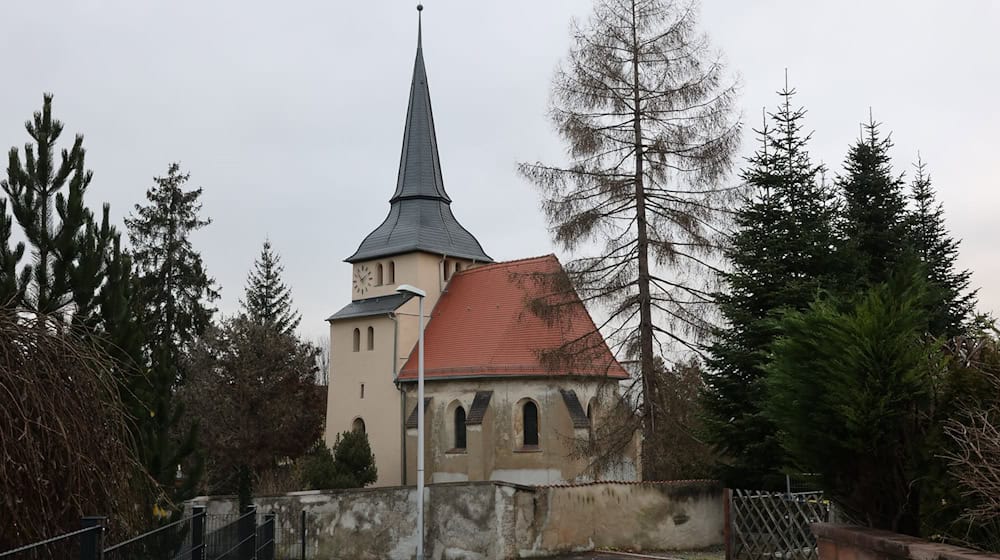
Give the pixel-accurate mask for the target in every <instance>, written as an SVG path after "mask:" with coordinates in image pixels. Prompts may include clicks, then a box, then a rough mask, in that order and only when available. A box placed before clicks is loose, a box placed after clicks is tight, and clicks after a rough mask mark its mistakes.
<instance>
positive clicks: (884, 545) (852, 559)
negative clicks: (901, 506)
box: [812, 523, 1000, 560]
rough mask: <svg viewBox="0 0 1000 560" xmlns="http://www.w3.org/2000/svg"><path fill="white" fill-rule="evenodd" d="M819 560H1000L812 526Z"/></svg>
mask: <svg viewBox="0 0 1000 560" xmlns="http://www.w3.org/2000/svg"><path fill="white" fill-rule="evenodd" d="M812 530H813V533H814V534H815V535H816V540H817V543H818V544H819V558H820V560H986V559H992V560H1000V554H988V553H983V552H977V551H975V550H971V549H968V548H961V547H958V546H951V545H946V544H939V543H932V542H929V541H925V540H921V539H918V538H916V537H908V536H906V535H900V534H897V533H890V532H888V531H879V530H878V529H869V528H867V527H857V526H853V525H839V524H836V523H814V524H813V525H812Z"/></svg>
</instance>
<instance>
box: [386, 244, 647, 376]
mask: <svg viewBox="0 0 1000 560" xmlns="http://www.w3.org/2000/svg"><path fill="white" fill-rule="evenodd" d="M562 274H563V269H562V265H561V264H559V260H558V259H557V258H556V257H555V255H545V256H542V257H535V258H530V259H522V260H517V261H508V262H501V263H495V264H490V265H485V266H480V267H477V268H472V269H468V270H464V271H461V272H459V273H457V274H456V275H455V276H454V277H452V279H451V280H450V282H449V283H448V289H447V291H446V292H445V293H443V294H441V298H440V299H439V300H438V303H437V305H435V306H434V310H433V311H432V312H431V316H430V320H429V321H428V323H427V330H426V331H425V333H424V352H425V353H424V376H425V379H441V378H452V377H497V376H501V377H509V376H539V375H542V376H553V375H554V376H569V375H573V376H607V377H610V378H613V379H626V378H628V373H626V372H625V370H624V369H623V368H622V366H621V365H620V364H619V363H618V361H617V360H615V358H614V356H613V355H612V354H611V351H610V350H609V349H608V345H607V343H606V342H605V341H604V338H603V337H601V335H600V333H599V332H597V329H596V327H595V325H594V321H593V319H591V317H590V314H589V313H588V312H587V309H586V307H584V305H583V303H582V302H580V299H579V298H578V297H577V296H576V294H575V293H574V294H572V295H571V296H566V295H565V294H563V295H562V296H555V295H553V294H554V291H553V288H551V287H550V286H551V281H549V280H548V279H550V278H558V277H559V275H562ZM546 296H548V297H547V298H546V299H547V300H549V301H551V300H552V298H557V299H559V300H561V301H563V302H566V305H563V306H561V310H560V311H559V313H558V315H557V316H556V317H553V318H551V320H550V321H546V320H545V319H543V318H542V317H540V316H539V314H536V313H535V312H533V311H532V309H531V308H530V307H529V306H530V304H531V302H532V301H533V300H537V299H538V298H540V297H546ZM567 343H569V344H570V345H571V346H568V347H567V346H564V345H566V344H567ZM560 348H571V349H572V351H571V352H569V353H568V354H570V355H572V356H574V357H576V358H578V359H570V360H563V361H559V360H557V361H558V364H556V363H553V362H552V361H550V360H543V359H542V357H541V355H542V354H544V353H545V352H546V351H549V352H550V353H551V351H557V350H558V349H560ZM563 354H566V353H564V352H558V351H557V352H556V355H557V356H561V355H563ZM543 361H544V362H545V363H546V365H543V363H542V362H543ZM399 379H400V380H401V381H415V380H416V379H417V347H416V345H414V347H413V351H412V352H411V353H410V358H409V359H408V360H407V362H406V364H405V365H404V366H403V369H402V370H401V371H400V374H399Z"/></svg>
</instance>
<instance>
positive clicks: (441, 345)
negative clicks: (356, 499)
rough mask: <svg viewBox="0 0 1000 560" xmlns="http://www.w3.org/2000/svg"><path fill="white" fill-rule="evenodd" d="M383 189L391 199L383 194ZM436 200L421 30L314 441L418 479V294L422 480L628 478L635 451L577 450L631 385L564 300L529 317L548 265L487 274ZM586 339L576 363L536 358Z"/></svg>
mask: <svg viewBox="0 0 1000 560" xmlns="http://www.w3.org/2000/svg"><path fill="white" fill-rule="evenodd" d="M387 190H388V189H387ZM451 203H452V200H451V198H449V196H448V193H447V192H446V191H445V188H444V180H443V176H442V172H441V160H440V157H439V154H438V147H437V138H436V135H435V129H434V117H433V113H432V111H431V99H430V90H429V88H428V84H427V72H426V69H425V67H424V55H423V47H422V31H421V29H420V27H419V25H418V31H417V53H416V60H415V62H414V68H413V81H412V84H411V86H410V97H409V106H408V107H407V111H406V120H405V126H404V131H403V148H402V155H401V158H400V162H399V174H398V178H397V181H396V189H395V191H394V192H393V193H392V196H391V198H390V199H389V213H388V216H386V218H385V220H384V221H383V222H382V223H381V224H380V225H379V226H378V227H376V228H375V229H374V230H373V231H372V232H371V233H370V234H368V236H367V237H365V238H364V239H363V240H362V241H361V243H360V245H359V246H358V248H357V250H356V251H355V252H354V254H352V255H350V256H349V257H347V259H346V262H348V263H350V264H351V266H352V293H351V301H350V303H348V304H347V305H346V306H344V307H343V308H342V309H340V310H339V311H337V312H336V313H334V314H333V315H332V316H330V318H329V319H328V322H329V324H330V375H329V389H328V396H327V414H326V432H325V433H326V443H327V445H330V446H333V444H334V441H335V439H336V437H337V434H339V433H341V432H344V431H348V430H361V431H364V432H365V433H366V434H367V435H368V439H369V442H370V444H371V447H372V452H373V454H374V455H375V462H376V466H377V468H378V481H377V483H376V485H377V486H397V485H411V484H415V483H416V472H417V469H416V463H417V461H416V450H417V430H416V428H417V396H416V395H417V387H416V386H417V361H418V360H417V349H416V345H417V344H416V343H417V339H418V335H419V329H420V320H419V317H418V301H416V298H415V297H414V296H413V295H412V294H409V293H400V292H398V291H397V289H398V288H399V286H400V285H403V284H409V285H411V286H415V287H417V288H419V289H421V290H423V291H425V292H426V294H427V295H426V297H425V298H424V314H425V320H424V337H425V354H424V356H425V367H424V371H425V376H424V377H425V395H424V402H425V412H424V416H425V418H424V420H425V423H424V426H425V435H426V446H425V447H426V449H425V456H424V460H425V464H426V467H425V475H424V476H425V482H426V483H437V482H453V481H477V480H502V481H507V482H513V483H521V484H554V483H562V482H578V481H589V480H594V479H597V478H604V479H608V478H613V479H616V480H634V479H635V478H636V473H637V472H638V462H639V457H638V445H637V440H636V438H635V437H633V438H632V441H633V444H632V445H631V446H630V447H629V448H628V449H626V451H625V452H624V453H622V456H621V457H615V458H614V461H613V467H612V468H605V469H604V470H602V471H601V472H595V469H593V468H591V465H592V463H593V461H592V460H591V457H588V456H587V454H586V452H581V451H580V450H581V449H585V448H586V445H580V444H586V443H587V442H588V441H589V438H591V437H593V434H594V430H595V426H596V425H598V424H599V423H600V422H601V421H602V414H604V413H605V412H606V411H607V410H609V409H610V408H611V406H610V404H609V403H614V402H616V399H621V397H620V390H619V382H620V381H623V380H626V379H628V373H627V372H626V371H625V370H624V369H623V368H622V366H621V365H620V364H619V363H618V362H617V361H616V359H615V357H614V356H613V354H612V352H611V351H610V349H609V348H608V346H607V343H606V342H605V341H604V340H603V338H601V337H600V335H599V333H597V331H596V328H595V326H594V322H593V320H592V319H591V316H590V314H589V313H588V311H587V309H586V308H585V307H584V305H583V303H582V302H581V301H580V300H579V298H577V297H575V294H574V295H573V296H572V297H571V298H570V300H569V301H567V302H563V303H564V304H563V305H562V306H561V307H562V311H561V313H560V320H559V321H558V323H559V324H558V325H556V324H553V322H552V321H551V320H545V319H543V318H542V317H540V316H539V314H538V313H536V312H534V311H532V309H530V302H531V301H533V300H536V299H537V298H539V297H542V296H544V295H545V294H544V293H543V292H544V290H545V289H546V287H545V283H544V282H541V281H539V280H538V278H541V277H543V276H544V275H553V274H559V273H560V272H561V271H562V267H561V265H560V263H559V261H558V260H557V259H556V257H555V256H554V255H546V256H540V257H533V258H525V259H519V260H513V261H507V262H495V261H494V260H493V259H492V258H491V257H490V256H489V255H488V254H487V253H486V252H485V250H484V249H483V247H482V245H481V244H480V243H479V241H478V240H477V239H476V237H475V236H474V235H473V234H472V233H471V232H469V231H468V230H467V229H465V228H464V227H463V226H462V225H461V224H460V223H459V221H458V220H457V219H456V217H455V215H454V214H453V213H452V208H451ZM587 337H596V338H597V341H596V344H591V345H590V347H591V348H592V349H593V348H596V351H591V352H590V353H588V355H587V360H586V363H585V364H582V365H579V364H577V365H574V366H572V367H569V366H566V367H553V366H552V365H551V364H547V361H546V360H543V359H542V356H543V355H544V354H545V353H546V352H547V351H554V350H556V349H558V348H561V347H563V346H564V345H565V344H566V343H568V342H570V341H574V340H579V339H583V338H587Z"/></svg>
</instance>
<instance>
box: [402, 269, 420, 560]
mask: <svg viewBox="0 0 1000 560" xmlns="http://www.w3.org/2000/svg"><path fill="white" fill-rule="evenodd" d="M396 291H397V292H399V293H401V294H410V295H414V296H417V298H418V300H417V309H419V311H418V312H417V315H418V316H419V317H420V326H419V332H420V334H419V335H418V338H417V340H418V342H417V560H424V298H425V297H427V292H425V291H423V290H421V289H420V288H417V287H414V286H411V285H409V284H403V285H402V286H400V287H398V288H396Z"/></svg>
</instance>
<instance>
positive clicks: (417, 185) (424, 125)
mask: <svg viewBox="0 0 1000 560" xmlns="http://www.w3.org/2000/svg"><path fill="white" fill-rule="evenodd" d="M422 12H423V6H422V5H418V6H417V57H416V60H415V61H414V63H413V81H412V82H411V83H410V104H409V107H407V109H406V128H405V129H404V130H403V153H402V155H401V156H400V160H399V178H398V179H397V180H396V192H395V193H394V194H393V195H392V199H391V200H390V202H395V201H396V200H399V199H401V198H411V197H420V198H438V199H441V200H445V201H447V202H451V199H450V198H448V193H446V192H445V190H444V179H443V178H442V176H441V160H440V158H439V156H438V146H437V137H436V135H435V133H434V113H433V111H431V94H430V89H429V88H428V86H427V69H426V68H425V67H424V49H423V21H422V18H421V13H422Z"/></svg>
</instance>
